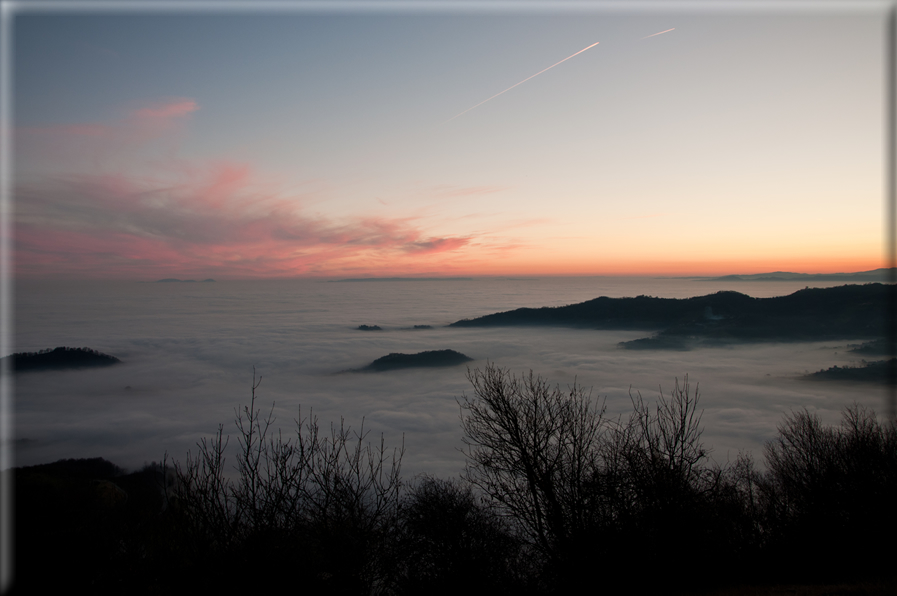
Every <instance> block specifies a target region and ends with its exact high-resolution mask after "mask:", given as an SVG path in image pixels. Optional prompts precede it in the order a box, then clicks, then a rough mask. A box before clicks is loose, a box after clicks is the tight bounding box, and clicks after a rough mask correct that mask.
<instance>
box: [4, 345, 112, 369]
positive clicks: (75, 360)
mask: <svg viewBox="0 0 897 596" xmlns="http://www.w3.org/2000/svg"><path fill="white" fill-rule="evenodd" d="M4 360H8V361H9V362H10V368H11V369H12V370H13V371H15V372H23V371H29V370H61V369H66V368H88V367H96V366H111V365H113V364H118V363H120V362H121V360H119V359H118V358H116V357H115V356H110V355H109V354H103V353H102V352H98V351H96V350H92V349H90V348H67V347H65V346H62V347H58V348H54V349H49V348H48V349H46V350H41V351H39V352H19V353H16V354H12V355H11V356H6V357H5V358H4Z"/></svg>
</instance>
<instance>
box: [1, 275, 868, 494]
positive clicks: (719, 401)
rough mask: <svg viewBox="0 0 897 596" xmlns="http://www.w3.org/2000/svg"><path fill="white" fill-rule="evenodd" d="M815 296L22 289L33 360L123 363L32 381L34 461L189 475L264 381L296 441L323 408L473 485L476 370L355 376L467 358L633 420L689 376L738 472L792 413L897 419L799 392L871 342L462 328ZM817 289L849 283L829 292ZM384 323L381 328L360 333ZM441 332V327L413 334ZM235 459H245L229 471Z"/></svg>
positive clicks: (722, 457) (25, 434) (751, 289)
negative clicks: (618, 300)
mask: <svg viewBox="0 0 897 596" xmlns="http://www.w3.org/2000/svg"><path fill="white" fill-rule="evenodd" d="M805 285H806V282H726V283H723V282H710V281H695V280H687V279H656V278H634V277H579V278H557V277H545V278H485V279H484V278H474V279H469V280H465V279H458V280H443V281H364V282H353V281H343V282H333V281H321V280H276V281H217V282H214V283H211V282H210V283H152V282H150V283H146V282H121V281H117V282H96V281H77V282H71V281H69V282H20V283H18V284H17V285H16V287H15V298H16V304H15V313H16V314H15V321H14V324H15V330H14V341H15V346H14V350H15V351H16V352H23V351H37V350H40V349H45V348H53V347H56V346H69V347H89V348H93V349H96V350H99V351H101V352H104V353H107V354H112V355H114V356H117V357H118V358H120V359H121V360H122V361H123V363H122V364H120V365H116V366H113V367H109V368H100V369H86V370H70V371H52V372H28V373H22V374H19V375H17V376H16V377H15V380H14V383H15V384H14V395H15V433H16V435H15V450H14V461H15V464H16V465H19V466H22V465H33V464H38V463H45V462H51V461H55V460H57V459H60V458H86V457H104V458H106V459H108V460H111V461H113V462H114V463H116V464H118V465H119V466H122V467H124V468H127V469H130V470H134V469H138V468H139V467H140V466H142V465H143V464H144V463H147V462H150V461H154V460H155V461H159V460H161V459H162V457H163V455H164V454H165V453H167V454H168V456H169V458H170V459H171V458H173V459H177V460H180V461H183V460H184V459H185V456H186V454H187V452H188V450H191V451H192V452H193V453H195V452H196V443H197V441H199V440H200V439H201V438H203V437H210V436H212V435H213V434H214V433H215V431H216V430H217V428H218V425H219V424H223V425H224V429H225V432H226V433H230V435H231V446H232V447H233V446H234V445H235V444H236V435H235V427H234V411H235V408H237V407H240V406H243V405H245V404H247V402H248V400H249V397H250V387H251V383H252V379H253V367H254V368H255V372H256V374H257V375H259V376H261V377H262V378H263V379H262V382H261V385H260V387H259V389H258V391H257V395H258V402H257V405H258V406H260V407H261V408H262V409H263V410H264V411H268V410H270V409H271V407H272V404H273V408H274V415H275V416H276V422H275V426H277V427H280V428H281V429H282V430H283V431H284V433H285V434H286V435H289V434H290V433H292V432H293V431H294V429H295V419H296V418H297V417H299V416H300V406H301V416H302V417H305V416H307V415H308V414H309V412H313V414H314V416H316V417H317V418H318V420H319V422H320V423H321V425H322V426H323V427H325V428H327V427H329V424H330V423H331V422H336V423H339V421H340V419H341V418H343V419H345V423H346V424H347V425H350V426H351V427H352V428H353V429H357V428H359V427H360V425H361V423H362V420H363V421H364V429H365V430H366V431H370V433H371V434H370V435H369V438H371V439H374V440H376V441H378V442H379V437H380V434H381V433H382V435H383V437H384V439H385V442H386V445H387V446H388V447H390V446H391V447H398V446H400V445H401V444H402V442H403V441H404V446H405V456H404V459H403V466H402V470H403V475H404V476H405V477H406V478H412V477H413V476H415V475H416V474H421V473H430V474H435V475H438V476H443V477H450V476H456V475H457V474H459V472H460V471H461V469H462V468H463V463H464V457H463V455H462V453H461V452H460V450H459V448H460V447H462V441H461V439H462V432H461V428H460V424H459V407H458V403H457V401H456V400H457V398H458V397H459V396H461V395H462V394H463V393H465V392H466V393H467V394H470V383H469V381H468V380H467V376H466V375H467V369H466V368H465V367H464V366H457V367H449V368H435V369H407V370H397V371H392V372H381V373H353V372H343V371H346V370H348V369H354V368H359V367H362V366H365V365H367V364H369V363H370V362H371V361H372V360H374V359H376V358H379V357H380V356H384V355H386V354H389V353H391V352H404V353H415V352H420V351H424V350H441V349H452V350H457V351H459V352H463V353H464V354H467V355H468V356H470V357H471V358H473V359H474V361H473V362H471V363H469V364H470V368H471V369H475V368H482V367H484V366H485V365H486V363H487V361H489V362H494V363H495V364H497V365H499V366H502V367H506V368H509V369H511V370H512V371H514V372H515V373H525V372H528V371H529V370H533V371H534V372H535V373H537V374H541V375H542V376H543V377H546V378H547V379H549V380H550V381H551V382H552V384H555V383H556V384H559V385H560V386H561V387H562V388H566V387H567V386H568V385H570V384H572V383H573V382H574V381H575V382H576V383H579V384H581V385H583V386H585V387H586V388H591V394H592V396H593V398H596V399H600V400H606V404H607V412H608V415H610V416H613V417H617V416H620V415H624V416H626V415H628V413H629V411H630V409H631V402H630V393H632V394H635V393H637V392H641V394H642V396H643V397H645V398H647V399H651V400H653V399H654V398H655V397H656V396H657V395H658V394H659V392H660V391H661V390H662V391H663V392H664V393H667V394H668V392H669V391H670V390H671V389H672V388H673V387H674V384H675V381H676V379H677V378H678V379H679V380H680V382H681V381H682V380H683V377H684V376H685V375H688V379H689V382H690V383H691V385H692V387H695V386H699V390H700V406H701V407H702V408H703V409H704V415H703V426H704V434H703V440H704V442H705V445H706V446H708V447H710V448H712V457H713V458H714V459H715V460H716V461H717V462H718V463H720V464H725V463H726V462H727V461H733V460H734V459H735V457H736V456H737V454H738V452H739V451H740V450H746V451H751V452H753V454H754V457H755V459H757V460H758V462H759V460H762V450H763V444H764V442H765V441H767V440H769V439H771V438H773V437H774V436H775V433H776V425H777V424H779V423H780V422H781V421H782V417H783V415H784V414H785V413H788V412H790V411H792V410H795V409H799V408H808V409H809V410H810V411H812V412H816V413H817V414H818V415H819V416H820V418H821V419H822V420H823V421H824V422H827V423H835V422H837V421H838V420H839V418H840V411H841V409H842V408H843V407H844V406H846V405H848V404H851V403H852V402H854V401H857V402H859V403H860V404H863V405H866V406H868V407H871V408H873V409H875V410H877V411H878V412H883V411H884V398H885V397H884V390H883V389H882V388H880V387H878V386H863V385H857V384H850V383H844V382H831V381H829V382H820V381H806V380H802V379H800V378H799V377H800V376H801V375H803V374H804V373H805V372H807V371H810V372H812V371H816V370H819V369H822V368H828V367H830V366H833V365H836V364H837V365H842V366H843V365H845V364H848V363H852V362H857V361H859V360H860V358H859V357H858V355H856V354H851V353H849V352H848V351H847V350H848V345H849V344H852V343H853V344H855V343H860V340H857V339H854V340H851V339H845V340H843V341H829V342H811V343H761V344H744V345H738V346H734V347H727V348H701V349H696V350H692V351H687V352H678V351H642V350H640V351H634V350H623V349H621V348H619V347H618V346H617V344H618V343H619V342H621V341H626V340H631V339H636V338H638V337H645V336H646V335H648V334H647V333H645V332H640V331H595V330H587V329H570V328H544V327H540V328H532V327H529V328H528V327H517V328H463V329H454V328H448V327H446V325H447V324H449V323H451V322H454V321H457V320H459V319H463V318H472V317H477V316H480V315H485V314H489V313H493V312H498V311H504V310H510V309H514V308H519V307H524V306H526V307H539V306H561V305H566V304H572V303H577V302H582V301H585V300H589V299H592V298H595V297H598V296H611V297H622V296H636V295H641V294H644V295H650V296H661V297H669V298H685V297H690V296H700V295H704V294H709V293H713V292H717V291H719V290H736V291H739V292H742V293H745V294H748V295H751V296H757V297H768V296H781V295H786V294H790V293H792V292H794V291H796V290H798V289H801V288H803V287H804V286H805ZM812 285H813V286H814V287H826V286H835V285H842V283H841V282H820V283H816V284H812ZM359 325H378V326H380V327H381V328H382V331H359V330H358V329H357V327H358V326H359ZM414 325H431V326H432V329H413V326H414ZM228 462H229V464H230V463H233V462H234V457H233V454H231V455H230V457H229V459H228Z"/></svg>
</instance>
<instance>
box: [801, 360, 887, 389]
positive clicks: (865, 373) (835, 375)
mask: <svg viewBox="0 0 897 596" xmlns="http://www.w3.org/2000/svg"><path fill="white" fill-rule="evenodd" d="M895 369H897V358H891V359H890V360H876V361H875V362H866V361H865V360H863V361H862V364H859V365H857V366H832V367H831V368H827V369H825V370H820V371H817V372H814V373H810V374H808V375H804V377H803V378H805V379H811V380H825V381H860V382H867V383H887V382H888V379H889V378H890V375H893V374H894V371H895Z"/></svg>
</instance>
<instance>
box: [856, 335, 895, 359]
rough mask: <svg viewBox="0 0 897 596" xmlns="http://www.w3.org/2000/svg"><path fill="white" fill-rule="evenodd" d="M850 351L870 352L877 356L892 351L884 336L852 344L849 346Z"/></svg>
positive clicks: (858, 352)
mask: <svg viewBox="0 0 897 596" xmlns="http://www.w3.org/2000/svg"><path fill="white" fill-rule="evenodd" d="M848 347H849V348H850V349H849V350H848V352H853V353H855V354H870V355H875V356H887V355H888V354H889V353H890V349H889V347H888V343H887V342H886V341H885V339H884V338H883V337H880V338H878V339H873V340H872V341H867V342H863V343H862V344H860V345H856V344H852V345H849V346H848Z"/></svg>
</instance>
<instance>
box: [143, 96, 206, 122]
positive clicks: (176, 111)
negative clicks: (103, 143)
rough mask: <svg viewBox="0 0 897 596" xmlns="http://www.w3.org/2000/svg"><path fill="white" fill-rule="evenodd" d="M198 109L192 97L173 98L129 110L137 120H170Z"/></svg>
mask: <svg viewBox="0 0 897 596" xmlns="http://www.w3.org/2000/svg"><path fill="white" fill-rule="evenodd" d="M198 109H199V105H197V103H196V102H195V101H194V100H192V99H175V100H170V101H167V102H161V103H156V104H153V105H150V106H147V107H145V108H139V109H135V110H133V111H132V112H131V115H132V117H133V118H134V119H137V120H156V121H159V120H166V121H167V120H172V119H174V118H179V117H181V116H186V115H187V114H189V113H190V112H195V111H196V110H198Z"/></svg>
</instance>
